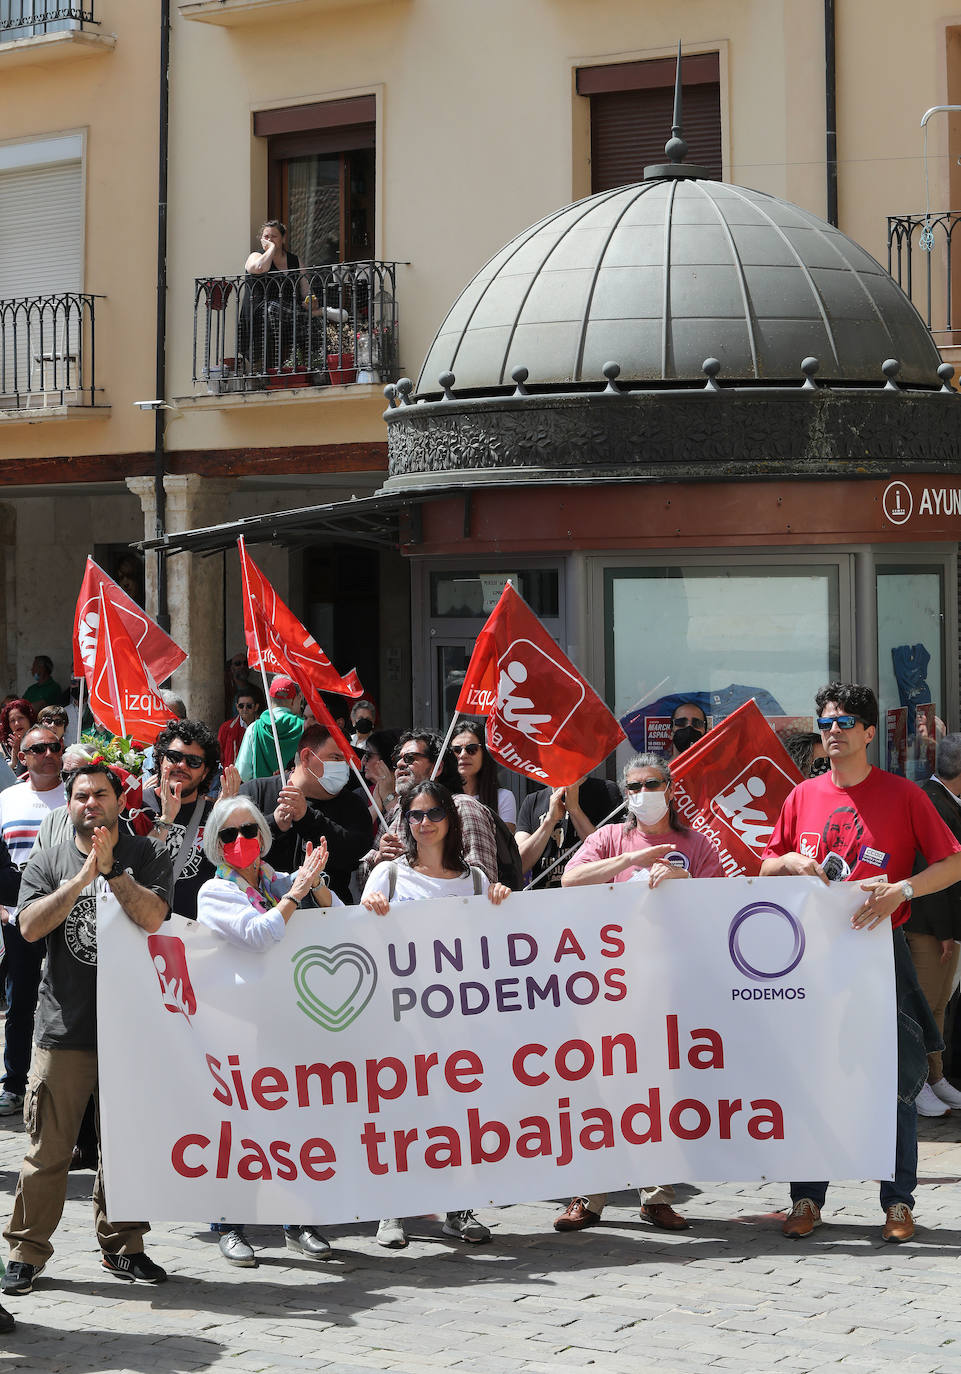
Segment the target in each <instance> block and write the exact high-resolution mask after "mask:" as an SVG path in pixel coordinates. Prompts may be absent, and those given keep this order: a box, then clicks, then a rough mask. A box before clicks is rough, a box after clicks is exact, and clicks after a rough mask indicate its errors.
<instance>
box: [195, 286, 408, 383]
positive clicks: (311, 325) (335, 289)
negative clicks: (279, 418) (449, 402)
mask: <svg viewBox="0 0 961 1374" xmlns="http://www.w3.org/2000/svg"><path fill="white" fill-rule="evenodd" d="M397 266H398V264H397V263H394V262H345V263H331V264H329V265H327V266H325V267H305V268H299V269H297V270H295V271H291V272H268V273H265V274H263V275H262V276H253V275H250V274H244V275H241V276H237V277H200V278H198V279H197V281H196V282H195V284H194V348H193V380H194V383H195V384H196V385H197V386H198V387H203V388H204V390H205V391H206V392H207V394H208V395H218V396H225V395H230V394H232V393H237V394H238V395H239V397H240V398H241V399H243V397H244V396H248V397H249V396H251V393H255V392H256V393H262V392H272V393H288V394H289V393H290V392H291V391H298V392H299V393H301V394H303V393H304V392H305V391H307V392H309V391H313V392H317V390H318V389H319V388H322V387H331V386H353V385H355V384H363V383H368V384H378V383H382V382H390V381H394V380H395V378H396V377H397V359H398V354H397V305H396V299H395V279H396V269H397ZM266 399H267V398H266V397H263V396H258V400H266Z"/></svg>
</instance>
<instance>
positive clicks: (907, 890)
mask: <svg viewBox="0 0 961 1374" xmlns="http://www.w3.org/2000/svg"><path fill="white" fill-rule="evenodd" d="M901 891H902V892H903V893H904V900H905V901H906V902H913V901H914V888H913V887H912V886H911V884H910V883H909V882H908V881H907V879H905V880H904V882H903V883H902V884H901Z"/></svg>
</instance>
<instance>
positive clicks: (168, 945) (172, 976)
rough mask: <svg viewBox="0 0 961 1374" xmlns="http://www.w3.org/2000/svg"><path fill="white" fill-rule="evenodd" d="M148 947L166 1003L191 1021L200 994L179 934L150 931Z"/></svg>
mask: <svg viewBox="0 0 961 1374" xmlns="http://www.w3.org/2000/svg"><path fill="white" fill-rule="evenodd" d="M147 949H148V950H149V951H150V957H151V959H152V960H153V966H154V968H155V970H156V972H157V979H158V981H159V983H160V992H161V996H162V997H163V1003H164V1006H165V1007H166V1008H167V1010H168V1011H169V1012H173V1014H174V1015H180V1016H184V1017H186V1018H187V1020H188V1021H189V1020H190V1018H191V1016H194V1015H196V1012H197V997H196V994H195V993H194V990H193V987H192V985H191V982H190V973H189V971H188V969H187V950H186V948H185V946H184V942H183V940H181V938H180V936H179V935H148V936H147Z"/></svg>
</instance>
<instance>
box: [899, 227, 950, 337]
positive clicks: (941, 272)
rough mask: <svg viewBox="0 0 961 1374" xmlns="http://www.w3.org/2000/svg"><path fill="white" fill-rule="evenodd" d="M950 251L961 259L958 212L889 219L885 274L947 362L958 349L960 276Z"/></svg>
mask: <svg viewBox="0 0 961 1374" xmlns="http://www.w3.org/2000/svg"><path fill="white" fill-rule="evenodd" d="M955 249H957V250H958V253H959V254H961V212H959V211H957V210H941V211H938V212H937V213H934V212H932V213H931V214H930V215H921V214H917V215H889V216H888V271H889V272H890V273H891V275H892V276H893V277H894V280H895V281H896V282H897V283H898V285H899V286H900V287H901V288H902V290H904V291H906V292H907V294H908V295H909V296H910V297H911V300H912V301H913V302H914V305H915V306H916V308H917V309H918V311H919V312H920V314H921V315H922V316H923V318H924V322H925V324H926V325H927V326H928V328H929V329H930V331H931V333H932V335H933V336H934V342H935V343H936V344H937V346H938V348H939V349H940V350H941V352H942V354H944V355H945V356H946V357H947V358H948V359H949V360H950V361H952V362H954V361H956V360H957V358H958V352H959V349H961V273H959V272H956V271H955V262H954V256H955V252H954V250H955ZM958 266H959V267H961V258H959V263H958Z"/></svg>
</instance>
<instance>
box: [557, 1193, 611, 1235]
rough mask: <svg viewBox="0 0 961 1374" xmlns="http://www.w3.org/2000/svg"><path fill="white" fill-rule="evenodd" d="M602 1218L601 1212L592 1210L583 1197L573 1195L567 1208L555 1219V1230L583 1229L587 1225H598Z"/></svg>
mask: <svg viewBox="0 0 961 1374" xmlns="http://www.w3.org/2000/svg"><path fill="white" fill-rule="evenodd" d="M600 1219H601V1214H600V1212H592V1211H591V1209H590V1208H589V1207H588V1205H587V1201H586V1199H585V1198H582V1197H572V1198H571V1200H570V1202H569V1203H568V1204H567V1207H566V1209H565V1210H564V1211H563V1212H561V1214H560V1216H559V1217H555V1219H554V1230H555V1231H583V1229H584V1227H585V1226H596V1225H597V1223H598V1222H599V1221H600Z"/></svg>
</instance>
